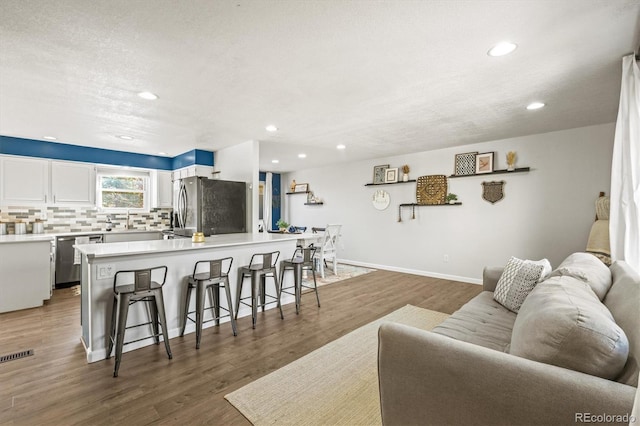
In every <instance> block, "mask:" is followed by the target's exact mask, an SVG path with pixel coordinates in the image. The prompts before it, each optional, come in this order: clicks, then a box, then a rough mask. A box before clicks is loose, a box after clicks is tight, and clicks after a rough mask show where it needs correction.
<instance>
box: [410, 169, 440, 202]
mask: <svg viewBox="0 0 640 426" xmlns="http://www.w3.org/2000/svg"><path fill="white" fill-rule="evenodd" d="M446 197H447V177H446V176H445V175H429V176H420V177H419V178H418V182H417V184H416V202H417V203H418V204H445V199H446Z"/></svg>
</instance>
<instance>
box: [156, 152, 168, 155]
mask: <svg viewBox="0 0 640 426" xmlns="http://www.w3.org/2000/svg"><path fill="white" fill-rule="evenodd" d="M158 155H167V153H166V152H164V151H160V152H159V153H158Z"/></svg>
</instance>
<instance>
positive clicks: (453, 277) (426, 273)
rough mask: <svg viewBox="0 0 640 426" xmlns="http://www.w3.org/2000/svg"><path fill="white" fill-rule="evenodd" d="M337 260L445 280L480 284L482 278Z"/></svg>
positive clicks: (342, 260)
mask: <svg viewBox="0 0 640 426" xmlns="http://www.w3.org/2000/svg"><path fill="white" fill-rule="evenodd" d="M338 262H339V263H346V264H348V265H355V266H363V267H365V268H373V269H384V270H385V271H393V272H402V273H405V274H413V275H420V276H423V277H431V278H441V279H445V280H451V281H460V282H463V283H470V284H479V285H482V279H480V278H469V277H461V276H458V275H448V274H440V273H438V272H429V271H421V270H418V269H407V268H398V267H397V266H389V265H378V264H376V263H368V262H359V261H357V260H347V259H338Z"/></svg>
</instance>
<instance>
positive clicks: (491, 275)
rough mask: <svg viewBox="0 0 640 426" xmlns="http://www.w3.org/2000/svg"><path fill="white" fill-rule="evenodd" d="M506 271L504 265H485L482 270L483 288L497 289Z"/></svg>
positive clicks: (485, 289) (488, 289)
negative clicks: (503, 272)
mask: <svg viewBox="0 0 640 426" xmlns="http://www.w3.org/2000/svg"><path fill="white" fill-rule="evenodd" d="M502 271H504V267H503V266H492V267H489V266H487V267H485V268H484V269H483V270H482V290H483V291H495V289H496V285H497V284H498V280H499V279H500V276H501V275H502Z"/></svg>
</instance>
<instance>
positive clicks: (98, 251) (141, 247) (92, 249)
mask: <svg viewBox="0 0 640 426" xmlns="http://www.w3.org/2000/svg"><path fill="white" fill-rule="evenodd" d="M299 237H300V235H299V234H269V233H256V234H249V233H245V234H224V235H212V236H210V237H206V238H205V242H204V243H193V242H191V240H190V239H189V238H178V239H174V240H151V241H130V242H122V243H108V244H79V245H76V246H74V247H75V248H77V249H78V251H80V252H81V253H82V254H85V255H86V256H87V257H88V258H89V259H92V258H106V257H116V256H130V255H137V254H150V253H166V252H176V251H185V250H202V249H207V248H218V247H231V246H241V245H249V244H261V243H269V242H273V241H291V240H298V239H299Z"/></svg>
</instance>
